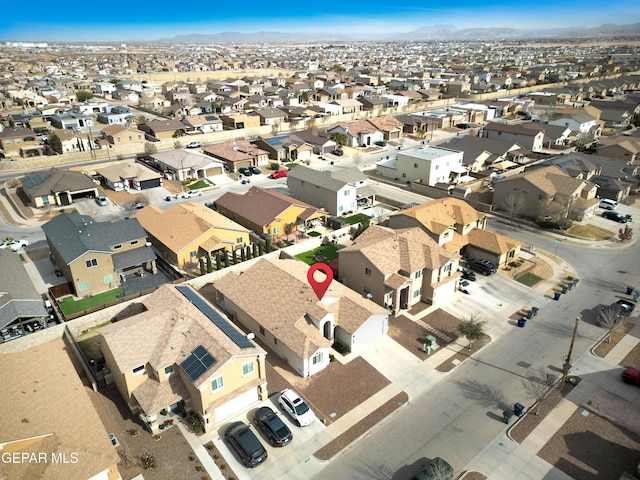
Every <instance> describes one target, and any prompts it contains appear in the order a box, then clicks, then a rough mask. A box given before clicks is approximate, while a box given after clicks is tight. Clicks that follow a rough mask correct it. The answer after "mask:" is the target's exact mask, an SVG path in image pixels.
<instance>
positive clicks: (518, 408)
mask: <svg viewBox="0 0 640 480" xmlns="http://www.w3.org/2000/svg"><path fill="white" fill-rule="evenodd" d="M523 413H524V405H522V404H520V403H516V404H515V405H514V406H513V414H514V415H515V416H516V417H519V416H520V415H522V414H523Z"/></svg>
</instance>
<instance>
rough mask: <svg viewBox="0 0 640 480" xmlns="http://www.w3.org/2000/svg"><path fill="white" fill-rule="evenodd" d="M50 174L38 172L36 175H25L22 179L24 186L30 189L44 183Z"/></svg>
mask: <svg viewBox="0 0 640 480" xmlns="http://www.w3.org/2000/svg"><path fill="white" fill-rule="evenodd" d="M50 176H51V175H50V174H46V175H40V174H36V175H29V176H28V177H23V178H22V179H21V182H22V186H23V187H24V188H26V189H27V190H28V189H30V188H32V187H35V186H37V185H40V184H42V183H44V181H45V180H46V179H47V178H49V177H50Z"/></svg>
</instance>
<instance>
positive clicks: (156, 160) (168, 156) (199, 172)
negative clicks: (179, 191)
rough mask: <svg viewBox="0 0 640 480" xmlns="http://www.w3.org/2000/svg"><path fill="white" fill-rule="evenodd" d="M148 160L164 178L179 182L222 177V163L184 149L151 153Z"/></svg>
mask: <svg viewBox="0 0 640 480" xmlns="http://www.w3.org/2000/svg"><path fill="white" fill-rule="evenodd" d="M149 158H150V162H151V164H152V165H153V167H154V168H156V169H158V170H159V171H161V172H163V174H164V175H165V177H166V178H171V179H175V180H180V181H181V182H183V181H186V180H193V179H195V178H207V177H213V176H216V175H222V174H223V173H224V168H225V164H224V162H223V161H221V160H219V159H217V158H212V157H211V156H209V155H204V154H202V153H199V152H196V151H194V150H190V149H184V148H179V149H176V150H166V151H164V152H157V153H153V154H151V155H149Z"/></svg>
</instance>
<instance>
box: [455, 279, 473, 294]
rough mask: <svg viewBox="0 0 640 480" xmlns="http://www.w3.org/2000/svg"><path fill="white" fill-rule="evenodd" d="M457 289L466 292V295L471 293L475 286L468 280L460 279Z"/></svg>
mask: <svg viewBox="0 0 640 480" xmlns="http://www.w3.org/2000/svg"><path fill="white" fill-rule="evenodd" d="M458 290H460V291H461V292H462V293H466V294H467V295H471V294H472V293H473V292H474V291H475V287H474V286H473V284H472V283H471V282H469V280H460V283H459V284H458Z"/></svg>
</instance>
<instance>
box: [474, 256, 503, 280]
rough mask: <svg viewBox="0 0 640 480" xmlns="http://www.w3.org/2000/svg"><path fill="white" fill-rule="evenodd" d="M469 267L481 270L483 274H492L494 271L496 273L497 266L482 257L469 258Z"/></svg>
mask: <svg viewBox="0 0 640 480" xmlns="http://www.w3.org/2000/svg"><path fill="white" fill-rule="evenodd" d="M467 267H469V268H470V269H471V270H475V271H476V272H480V273H481V274H482V275H485V276H486V275H491V274H492V273H496V271H497V269H496V266H495V265H494V264H493V263H491V262H490V261H489V260H485V259H484V258H481V259H479V260H469V261H468V262H467Z"/></svg>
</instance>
